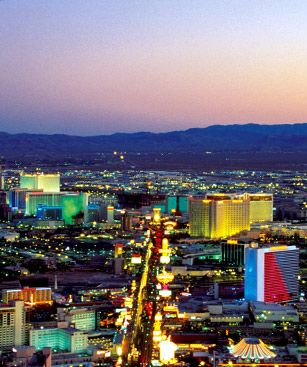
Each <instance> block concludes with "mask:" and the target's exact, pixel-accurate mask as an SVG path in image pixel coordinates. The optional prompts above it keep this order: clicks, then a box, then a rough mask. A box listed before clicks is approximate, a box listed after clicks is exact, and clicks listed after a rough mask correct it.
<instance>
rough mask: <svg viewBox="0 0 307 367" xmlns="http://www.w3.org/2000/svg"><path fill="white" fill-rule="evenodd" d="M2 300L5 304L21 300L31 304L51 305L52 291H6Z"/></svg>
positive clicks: (46, 289)
mask: <svg viewBox="0 0 307 367" xmlns="http://www.w3.org/2000/svg"><path fill="white" fill-rule="evenodd" d="M2 298H3V302H5V303H8V302H10V301H17V300H20V301H24V302H25V303H29V304H42V303H49V304H51V303H52V291H51V288H23V289H4V290H3V291H2Z"/></svg>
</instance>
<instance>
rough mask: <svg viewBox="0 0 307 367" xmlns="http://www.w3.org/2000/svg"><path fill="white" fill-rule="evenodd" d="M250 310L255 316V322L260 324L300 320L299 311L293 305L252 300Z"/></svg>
mask: <svg viewBox="0 0 307 367" xmlns="http://www.w3.org/2000/svg"><path fill="white" fill-rule="evenodd" d="M250 312H251V313H252V315H253V316H254V318H255V323H257V324H258V325H261V324H262V323H266V324H267V323H273V322H291V323H298V322H299V314H298V311H297V309H296V308H295V307H294V306H292V305H284V304H282V305H280V304H278V303H265V302H250ZM255 323H254V324H255Z"/></svg>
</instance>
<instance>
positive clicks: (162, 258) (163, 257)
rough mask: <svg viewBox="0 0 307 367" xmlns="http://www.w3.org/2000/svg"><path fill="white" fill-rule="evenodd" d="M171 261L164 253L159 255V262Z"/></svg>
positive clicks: (166, 262)
mask: <svg viewBox="0 0 307 367" xmlns="http://www.w3.org/2000/svg"><path fill="white" fill-rule="evenodd" d="M170 261H171V259H170V257H169V256H165V255H162V256H161V257H160V263H161V264H169V263H170Z"/></svg>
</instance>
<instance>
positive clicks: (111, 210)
mask: <svg viewBox="0 0 307 367" xmlns="http://www.w3.org/2000/svg"><path fill="white" fill-rule="evenodd" d="M107 222H108V223H109V224H112V223H114V206H108V207H107Z"/></svg>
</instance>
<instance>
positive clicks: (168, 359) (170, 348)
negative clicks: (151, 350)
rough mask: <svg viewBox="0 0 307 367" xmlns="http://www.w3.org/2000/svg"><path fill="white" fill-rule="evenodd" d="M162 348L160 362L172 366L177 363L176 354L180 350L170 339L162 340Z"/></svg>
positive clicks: (160, 345)
mask: <svg viewBox="0 0 307 367" xmlns="http://www.w3.org/2000/svg"><path fill="white" fill-rule="evenodd" d="M159 347H160V362H162V363H163V364H172V363H175V362H176V359H175V352H176V350H177V349H178V347H177V345H176V344H175V343H173V342H172V341H171V340H170V338H168V339H166V340H162V341H161V342H160V344H159Z"/></svg>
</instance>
